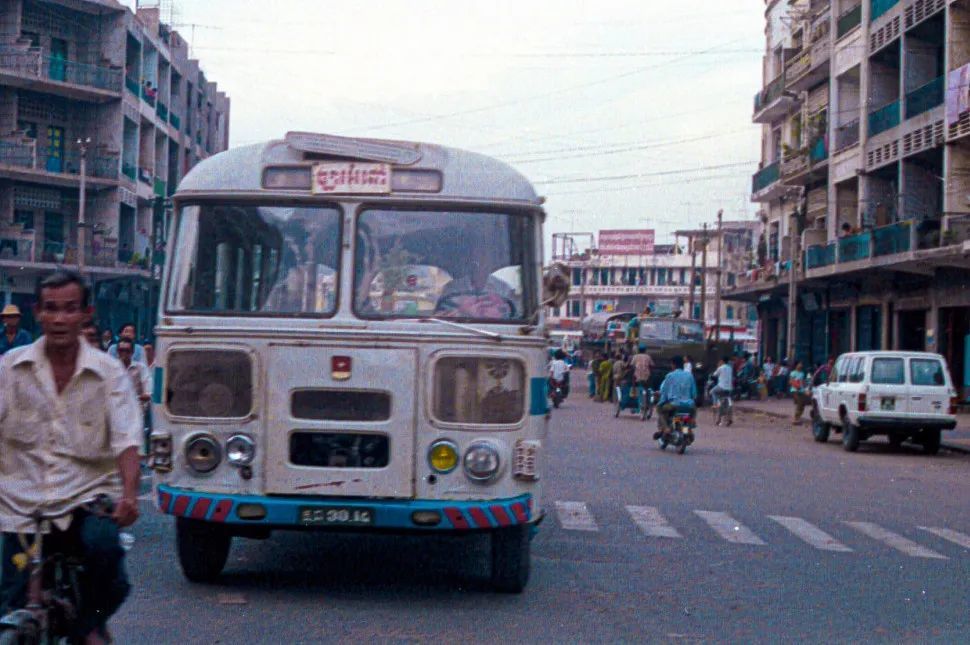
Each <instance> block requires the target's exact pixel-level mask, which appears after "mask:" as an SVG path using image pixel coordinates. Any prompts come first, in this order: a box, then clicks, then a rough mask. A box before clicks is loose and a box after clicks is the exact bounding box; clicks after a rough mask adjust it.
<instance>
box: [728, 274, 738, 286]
mask: <svg viewBox="0 0 970 645" xmlns="http://www.w3.org/2000/svg"><path fill="white" fill-rule="evenodd" d="M737 283H738V276H737V275H736V274H734V273H728V274H727V286H729V287H733V286H734V285H736V284H737Z"/></svg>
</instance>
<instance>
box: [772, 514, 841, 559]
mask: <svg viewBox="0 0 970 645" xmlns="http://www.w3.org/2000/svg"><path fill="white" fill-rule="evenodd" d="M768 517H769V518H770V519H772V520H774V521H775V522H777V523H778V524H781V525H782V526H784V527H785V528H786V529H788V530H789V532H791V533H792V535H794V536H795V537H797V538H799V539H801V540H802V541H804V542H806V543H807V544H809V545H811V546H813V547H815V548H816V549H821V550H823V551H838V552H840V553H850V552H851V551H852V549H850V548H849V547H847V546H846V545H844V544H842V543H841V542H839V541H838V540H836V539H835V538H834V537H832V536H831V535H829V534H828V533H826V532H825V531H823V530H822V529H820V528H818V527H817V526H815V525H814V524H812V523H810V522H806V521H805V520H803V519H802V518H800V517H785V516H783V515H769V516H768Z"/></svg>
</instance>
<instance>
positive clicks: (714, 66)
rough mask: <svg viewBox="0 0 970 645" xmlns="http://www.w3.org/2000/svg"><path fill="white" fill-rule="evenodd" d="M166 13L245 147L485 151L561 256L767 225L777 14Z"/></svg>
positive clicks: (288, 5)
mask: <svg viewBox="0 0 970 645" xmlns="http://www.w3.org/2000/svg"><path fill="white" fill-rule="evenodd" d="M129 4H132V5H133V4H134V0H130V2H129ZM144 4H149V3H144ZM152 4H157V3H152ZM162 5H163V19H167V18H168V12H169V8H168V7H171V6H174V11H175V16H174V18H175V20H174V22H175V23H176V24H177V25H178V24H181V25H182V26H181V27H177V28H178V30H179V31H180V32H181V33H182V35H183V36H184V37H185V39H186V40H188V41H189V42H190V43H191V44H192V45H193V53H194V55H195V56H196V57H198V58H199V59H200V60H201V61H202V65H203V68H204V69H205V71H206V75H207V77H208V78H209V79H210V80H214V81H216V82H217V83H218V84H219V87H220V89H222V90H224V91H226V92H227V93H228V94H229V96H230V98H231V100H232V108H231V109H232V113H231V119H230V133H231V141H230V145H231V146H237V145H242V144H246V143H252V142H256V141H262V140H266V139H271V138H277V137H280V136H282V135H283V134H284V133H285V132H287V131H288V130H309V131H317V132H328V133H334V134H344V135H359V136H370V137H383V138H400V139H409V140H420V141H428V142H432V143H439V144H444V145H450V146H456V147H460V148H467V149H469V150H474V151H477V152H483V153H486V154H489V155H492V156H495V157H497V158H499V159H502V160H503V161H506V162H508V163H510V164H512V165H513V166H514V167H516V168H517V169H518V170H519V171H521V172H522V173H524V174H525V175H526V176H527V177H528V178H529V179H530V180H531V181H532V182H533V183H535V184H536V186H537V189H538V190H539V192H540V193H541V194H543V195H546V196H547V197H548V201H547V203H546V209H547V211H548V213H549V220H548V222H547V226H546V233H547V244H548V240H549V237H548V236H549V235H550V234H551V233H554V232H568V231H570V230H572V231H583V232H596V231H598V230H600V229H605V228H655V229H657V231H658V243H663V242H667V241H670V239H669V238H668V237H667V236H666V235H665V233H667V232H669V231H672V230H674V229H676V228H685V227H688V226H692V225H699V224H700V223H701V222H702V221H714V218H715V216H716V212H717V210H718V209H719V208H723V209H724V212H725V217H726V218H728V219H750V218H751V217H753V214H754V212H755V210H756V209H755V207H754V205H752V204H751V203H750V202H749V200H748V196H749V193H750V185H751V174H752V173H753V172H754V171H755V170H756V168H757V160H758V158H759V138H760V131H759V129H758V127H757V126H755V125H752V124H751V110H752V97H753V95H754V93H755V92H756V91H757V90H758V89H759V86H760V84H761V56H762V54H761V52H762V51H763V49H764V3H763V2H757V1H752V0H716V1H715V0H680V1H679V2H669V1H663V2H661V1H658V0H630V1H619V0H616V1H613V0H605V1H604V0H600V1H598V2H588V1H587V2H579V1H566V0H549V1H546V0H543V1H540V0H488V1H479V0H379V1H370V2H335V1H332V0H331V1H327V0H274V1H272V2H270V1H267V0H162ZM191 24H195V25H197V26H196V27H195V29H194V34H193V28H192V27H191V26H190V25H191ZM685 171H686V172H685Z"/></svg>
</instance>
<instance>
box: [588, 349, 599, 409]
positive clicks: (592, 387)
mask: <svg viewBox="0 0 970 645" xmlns="http://www.w3.org/2000/svg"><path fill="white" fill-rule="evenodd" d="M599 368H600V357H599V356H595V357H593V360H591V361H589V362H588V363H587V364H586V383H587V385H589V398H591V399H595V398H596V389H597V387H596V385H597V383H598V382H599Z"/></svg>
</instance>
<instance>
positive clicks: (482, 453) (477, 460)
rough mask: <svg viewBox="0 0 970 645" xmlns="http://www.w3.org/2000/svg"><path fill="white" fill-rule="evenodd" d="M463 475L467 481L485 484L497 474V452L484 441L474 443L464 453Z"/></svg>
mask: <svg viewBox="0 0 970 645" xmlns="http://www.w3.org/2000/svg"><path fill="white" fill-rule="evenodd" d="M463 461H464V466H465V474H466V475H467V476H468V478H469V479H472V480H474V481H477V482H485V481H488V480H490V479H492V478H493V477H495V475H496V474H498V469H499V466H501V465H502V464H501V461H500V460H499V456H498V450H496V449H495V448H494V447H493V446H492V445H491V444H488V443H485V442H484V441H476V442H475V443H473V444H472V445H471V446H469V447H468V450H466V451H465V458H464V460H463Z"/></svg>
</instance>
